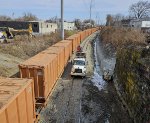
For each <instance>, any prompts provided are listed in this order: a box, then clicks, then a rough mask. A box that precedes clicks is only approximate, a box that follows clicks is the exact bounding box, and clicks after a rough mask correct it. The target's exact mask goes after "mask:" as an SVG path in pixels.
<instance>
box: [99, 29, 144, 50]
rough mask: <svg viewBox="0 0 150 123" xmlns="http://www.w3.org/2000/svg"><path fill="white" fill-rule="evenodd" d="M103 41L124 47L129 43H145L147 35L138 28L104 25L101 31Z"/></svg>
mask: <svg viewBox="0 0 150 123" xmlns="http://www.w3.org/2000/svg"><path fill="white" fill-rule="evenodd" d="M101 39H102V41H103V43H105V44H108V43H111V44H112V45H113V46H114V47H116V48H118V47H122V46H126V45H129V44H133V45H138V44H145V35H144V34H143V33H142V32H141V31H140V30H136V29H131V28H115V27H104V28H103V29H102V31H101Z"/></svg>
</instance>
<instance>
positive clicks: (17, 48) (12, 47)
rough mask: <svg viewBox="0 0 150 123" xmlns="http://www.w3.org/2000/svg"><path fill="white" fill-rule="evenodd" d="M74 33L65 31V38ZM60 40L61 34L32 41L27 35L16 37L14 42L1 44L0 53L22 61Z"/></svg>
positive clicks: (35, 38)
mask: <svg viewBox="0 0 150 123" xmlns="http://www.w3.org/2000/svg"><path fill="white" fill-rule="evenodd" d="M74 33H75V31H65V37H68V36H70V35H72V34H74ZM60 40H61V38H60V33H51V34H50V35H43V36H42V35H41V36H36V37H34V38H32V39H30V38H29V37H28V36H27V35H22V36H16V37H15V41H14V42H12V43H8V44H1V45H0V52H2V53H4V54H10V55H12V56H15V57H18V58H22V59H28V58H30V57H32V56H34V55H36V54H37V53H39V52H41V51H42V50H44V49H46V48H48V47H50V46H51V45H53V44H55V43H57V42H58V41H60Z"/></svg>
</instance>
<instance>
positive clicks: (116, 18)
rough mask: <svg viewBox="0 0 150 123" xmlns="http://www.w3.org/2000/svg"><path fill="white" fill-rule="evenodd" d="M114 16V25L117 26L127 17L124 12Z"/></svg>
mask: <svg viewBox="0 0 150 123" xmlns="http://www.w3.org/2000/svg"><path fill="white" fill-rule="evenodd" d="M112 18H113V26H117V27H120V26H121V21H122V20H123V19H125V17H124V16H123V15H122V14H116V15H113V16H112Z"/></svg>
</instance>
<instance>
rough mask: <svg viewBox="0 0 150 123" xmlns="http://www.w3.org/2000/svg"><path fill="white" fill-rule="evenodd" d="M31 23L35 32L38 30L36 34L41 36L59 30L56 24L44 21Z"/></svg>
mask: <svg viewBox="0 0 150 123" xmlns="http://www.w3.org/2000/svg"><path fill="white" fill-rule="evenodd" d="M31 23H32V28H33V30H34V29H36V32H37V33H40V34H49V33H52V32H56V31H57V29H58V25H57V24H56V23H48V22H44V21H34V22H33V21H32V22H31ZM33 32H35V31H33Z"/></svg>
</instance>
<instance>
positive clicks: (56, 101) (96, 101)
mask: <svg viewBox="0 0 150 123" xmlns="http://www.w3.org/2000/svg"><path fill="white" fill-rule="evenodd" d="M95 38H96V34H93V35H92V36H90V37H89V38H88V39H86V40H85V41H84V42H83V43H82V46H84V48H83V49H84V51H85V52H86V53H87V56H86V57H87V60H88V76H87V77H86V78H84V79H82V78H71V77H70V71H71V63H70V62H69V63H68V65H67V67H66V68H65V71H64V73H63V75H62V77H61V78H60V79H59V80H58V82H57V84H56V86H55V89H54V91H53V92H52V96H51V97H50V98H49V102H48V105H47V107H46V108H45V109H44V110H42V112H41V118H40V123H131V120H130V118H129V116H128V113H127V112H126V110H125V109H124V108H123V107H122V105H121V103H120V100H119V98H118V96H117V94H116V92H115V89H114V86H113V83H107V82H105V81H103V79H102V76H101V73H100V66H99V64H98V63H97V62H98V60H97V58H96V57H94V54H95V55H96V56H98V55H99V53H98V54H97V52H94V50H93V48H92V47H93V46H94V44H93V43H91V42H92V40H95ZM97 50H99V48H98V49H97ZM98 58H99V57H98ZM99 61H100V60H99Z"/></svg>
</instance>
